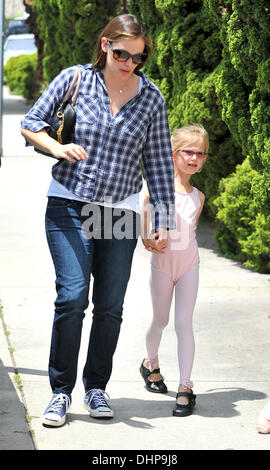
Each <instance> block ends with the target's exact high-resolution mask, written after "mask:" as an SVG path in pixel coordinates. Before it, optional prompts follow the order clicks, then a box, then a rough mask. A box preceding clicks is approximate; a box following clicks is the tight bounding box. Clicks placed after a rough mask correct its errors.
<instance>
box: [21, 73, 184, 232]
mask: <svg viewBox="0 0 270 470" xmlns="http://www.w3.org/2000/svg"><path fill="white" fill-rule="evenodd" d="M80 69H81V73H82V79H81V84H80V89H79V94H78V97H77V101H76V105H75V110H76V124H75V129H74V136H73V140H72V141H73V142H74V143H76V144H79V145H81V146H82V147H83V148H84V149H85V151H86V152H87V154H88V158H87V159H85V160H83V161H78V162H74V163H72V162H68V161H67V160H64V159H61V160H59V161H58V162H57V163H56V164H55V165H54V166H53V167H52V176H53V178H55V179H56V180H57V181H58V182H59V183H61V184H62V185H64V186H65V187H66V188H67V189H68V190H69V191H71V192H72V193H73V194H75V195H77V196H78V197H80V198H81V199H82V200H85V201H87V202H89V201H93V202H103V201H104V200H106V199H107V200H108V199H110V200H111V202H113V203H114V202H119V201H121V200H123V199H125V198H126V197H128V196H130V195H131V194H135V193H139V192H140V190H141V189H142V167H143V168H144V176H145V178H146V181H147V185H148V189H149V194H150V203H151V204H152V206H153V207H154V217H155V226H156V227H159V226H160V227H162V226H163V227H164V226H165V227H168V228H174V226H175V220H174V168H173V160H172V151H171V143H170V133H169V126H168V118H167V111H166V106H165V102H164V99H163V97H162V95H161V93H160V91H159V90H158V88H157V87H156V86H155V85H154V84H153V83H152V82H151V81H150V80H148V79H147V77H146V76H145V74H144V73H143V72H139V75H140V76H141V77H142V87H141V90H140V92H139V93H138V94H137V95H136V96H135V97H134V98H133V99H131V100H130V101H129V102H128V103H126V104H125V105H124V106H123V107H122V108H121V109H120V111H119V112H118V113H117V114H116V115H115V116H114V117H112V114H111V110H110V100H109V96H108V93H107V90H106V86H105V82H104V77H103V73H102V70H101V69H99V68H95V67H93V66H92V65H90V64H87V65H84V66H80ZM73 76H74V68H73V67H69V68H67V69H65V70H63V71H62V72H61V73H60V74H59V75H58V76H57V77H55V78H54V80H53V81H52V82H51V83H50V85H49V86H48V88H47V89H46V90H45V91H44V93H43V94H42V95H41V97H40V98H39V99H38V100H37V102H36V103H35V104H34V106H33V107H32V108H31V109H30V110H29V112H28V113H27V115H26V116H25V118H24V119H23V120H22V123H21V125H22V127H23V128H25V129H29V130H30V131H33V132H38V131H39V130H41V129H43V128H46V127H48V125H49V124H50V120H51V118H52V116H53V114H54V112H55V110H56V108H57V107H58V106H59V104H60V103H61V101H62V99H63V96H64V95H65V93H66V91H67V89H68V87H69V85H70V83H71V81H72V78H73ZM26 145H30V144H29V143H26Z"/></svg>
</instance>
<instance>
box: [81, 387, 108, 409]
mask: <svg viewBox="0 0 270 470" xmlns="http://www.w3.org/2000/svg"><path fill="white" fill-rule="evenodd" d="M85 395H86V397H87V401H89V404H90V405H91V402H92V401H93V400H95V402H96V405H97V406H104V405H105V406H108V403H107V402H106V399H107V400H110V397H109V395H108V393H107V392H105V391H104V390H101V389H99V388H93V389H92V390H89V391H88V392H87V393H86V394H85ZM105 398H106V399H105Z"/></svg>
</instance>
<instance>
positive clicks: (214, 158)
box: [130, 0, 242, 217]
mask: <svg viewBox="0 0 270 470" xmlns="http://www.w3.org/2000/svg"><path fill="white" fill-rule="evenodd" d="M130 11H132V12H133V13H134V14H137V15H138V16H139V17H140V18H141V19H142V21H143V22H144V23H145V25H146V27H147V29H148V31H149V33H150V36H151V38H152V41H153V45H154V48H153V54H152V57H151V59H150V61H149V63H148V64H147V67H146V70H145V71H146V73H147V75H148V76H149V77H150V78H152V80H153V81H154V82H155V83H156V84H157V85H158V86H159V88H160V90H161V92H162V93H163V96H164V98H165V100H166V102H167V109H168V115H169V123H170V128H171V130H174V129H175V128H177V127H181V126H182V125H185V124H188V123H191V122H199V123H201V124H203V125H204V126H205V128H206V129H207V130H208V132H209V136H210V154H209V158H208V161H207V163H206V165H205V166H204V169H203V171H202V173H201V174H200V175H196V176H194V177H193V179H192V181H193V183H194V184H195V185H197V186H198V187H200V189H201V190H202V191H204V192H205V194H206V200H207V203H206V210H205V214H206V213H207V214H208V215H210V216H212V217H213V216H214V214H215V211H216V208H215V206H214V205H213V203H212V201H213V198H214V197H215V196H216V193H217V190H218V184H219V180H220V179H221V178H223V177H225V176H226V175H228V174H229V173H230V172H231V171H233V169H234V168H235V165H236V163H239V162H241V161H242V153H241V146H240V144H239V142H238V140H235V139H234V137H233V135H232V134H231V132H230V131H229V129H228V126H227V124H226V123H225V122H224V120H223V119H222V116H221V112H222V110H221V106H220V102H219V100H218V97H217V93H216V82H217V80H218V77H219V74H220V62H221V60H222V43H221V41H220V37H219V28H218V27H217V25H215V23H214V22H213V18H212V16H211V10H210V9H209V5H208V4H207V2H203V1H201V0H191V1H187V0H150V1H147V2H144V1H143V0H134V1H131V2H130ZM212 13H213V12H212ZM153 18H154V19H155V21H153Z"/></svg>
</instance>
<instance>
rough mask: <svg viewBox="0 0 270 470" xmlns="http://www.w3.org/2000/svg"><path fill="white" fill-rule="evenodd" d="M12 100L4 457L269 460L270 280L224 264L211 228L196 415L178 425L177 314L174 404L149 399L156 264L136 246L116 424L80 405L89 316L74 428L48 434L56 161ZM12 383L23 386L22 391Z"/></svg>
mask: <svg viewBox="0 0 270 470" xmlns="http://www.w3.org/2000/svg"><path fill="white" fill-rule="evenodd" d="M4 96H5V115H4V145H3V147H4V157H3V159H2V166H1V168H0V266H1V269H0V301H1V304H2V306H3V311H2V325H1V329H0V359H1V362H0V449H1V450H19V449H23V450H34V449H37V450H89V451H90V450H93V451H99V450H100V451H102V450H103V451H105V450H119V451H120V450H123V451H124V450H134V451H136V450H157V451H160V450H179V451H181V450H227V449H234V450H239V449H241V450H269V449H270V435H260V434H258V433H257V431H256V427H255V423H256V419H257V415H258V413H259V411H260V410H261V408H262V407H263V406H264V404H265V403H266V402H267V400H268V399H269V398H270V360H269V351H270V334H269V333H270V311H269V280H270V276H269V275H263V274H258V273H253V272H251V271H249V270H248V269H245V268H243V267H242V266H241V265H239V264H238V263H236V262H233V261H230V260H227V259H225V258H223V257H222V256H220V255H219V254H218V253H217V252H216V249H215V244H214V241H213V230H212V227H211V226H210V225H209V224H208V223H205V222H203V221H202V222H201V224H200V227H199V233H198V241H199V247H200V258H201V271H200V273H201V274H200V289H199V295H198V300H197V305H196V310H195V313H194V331H195V340H196V357H195V364H194V369H193V375H192V379H193V381H194V383H195V387H194V393H196V394H197V407H196V409H195V412H194V414H193V415H192V416H189V417H186V418H182V419H180V418H175V417H173V416H172V409H173V407H174V402H175V392H176V390H177V385H178V365H177V361H176V338H175V334H174V329H173V311H172V314H171V320H170V324H169V325H168V327H167V329H166V330H165V332H164V336H163V340H162V344H161V350H160V362H161V370H162V373H163V374H164V376H165V379H166V383H167V385H168V389H169V392H168V394H166V395H155V394H150V393H149V392H147V391H146V389H145V388H144V385H143V382H142V379H141V377H140V375H139V371H138V369H139V365H140V363H141V361H142V358H143V357H144V355H145V342H144V341H145V332H146V329H147V327H148V325H149V321H150V317H151V303H150V295H149V289H148V273H149V271H148V270H149V254H148V253H147V252H146V251H145V250H144V248H143V247H142V244H141V242H140V241H139V242H138V247H137V249H136V252H135V257H134V263H133V269H132V276H131V280H130V283H129V288H128V292H127V296H126V302H125V313H124V321H123V324H122V329H121V334H120V339H119V343H118V348H117V351H116V354H115V358H114V369H113V374H112V377H111V380H110V383H109V385H108V389H107V392H108V393H109V395H110V396H111V399H112V406H113V408H114V410H115V418H114V419H112V420H109V421H104V420H94V419H92V418H90V417H89V416H88V414H87V413H86V412H85V410H84V409H83V405H82V400H83V394H84V391H83V386H82V381H81V375H82V367H83V363H84V358H85V355H86V349H87V337H88V335H89V330H90V326H91V306H90V307H89V310H88V311H87V312H86V317H85V320H84V330H83V337H82V345H81V352H80V361H79V371H78V379H77V385H76V388H75V390H74V393H73V397H72V399H73V403H72V408H71V412H70V414H69V415H68V419H67V424H66V425H65V426H64V427H62V428H59V429H50V428H44V427H43V426H42V425H41V416H42V414H43V411H44V408H45V407H46V406H47V403H48V401H49V399H50V397H51V392H50V388H49V381H48V376H47V362H48V352H49V343H50V334H51V324H52V318H53V302H54V299H55V291H54V270H53V266H52V262H51V259H50V255H49V251H48V248H47V242H46V239H45V233H44V212H45V206H46V191H47V188H48V184H49V181H50V171H51V166H52V164H53V163H54V161H53V160H52V159H49V158H46V157H43V156H41V155H38V154H36V153H35V152H34V151H33V149H32V148H27V149H26V148H25V147H24V141H23V139H22V137H21V136H20V133H19V126H20V119H21V117H22V116H23V115H24V114H25V112H26V111H27V109H28V106H27V104H26V103H25V101H24V100H23V99H22V98H20V97H17V96H13V97H11V96H9V95H8V93H7V91H6V90H5V95H4ZM0 323H1V322H0ZM4 330H5V331H4ZM5 332H9V334H8V335H7V334H5ZM9 348H14V351H13V349H11V350H9ZM15 372H18V375H15ZM15 378H16V380H17V382H18V381H19V380H20V381H21V384H20V383H19V385H21V386H22V387H20V389H18V387H17V385H16V383H15V381H14V379H15ZM25 411H26V414H27V417H28V419H29V425H28V423H27V421H26V417H25ZM29 427H30V430H31V433H30V432H29ZM31 434H32V436H33V438H32V437H31Z"/></svg>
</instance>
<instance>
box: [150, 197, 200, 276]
mask: <svg viewBox="0 0 270 470" xmlns="http://www.w3.org/2000/svg"><path fill="white" fill-rule="evenodd" d="M175 204H176V229H175V230H172V231H169V232H168V246H167V248H166V252H165V253H164V254H155V253H153V254H152V257H151V264H152V266H155V267H156V268H158V269H159V270H161V271H162V272H164V273H165V274H167V276H169V277H170V278H171V279H172V281H173V282H174V283H176V282H177V281H178V280H179V279H180V277H181V276H182V275H183V274H184V273H185V272H186V271H188V270H189V269H191V268H192V266H194V265H195V264H198V263H199V253H198V245H197V241H196V217H197V214H198V211H199V209H200V206H201V201H200V197H199V193H198V189H197V188H193V191H192V192H191V193H188V194H183V193H179V192H176V193H175Z"/></svg>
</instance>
